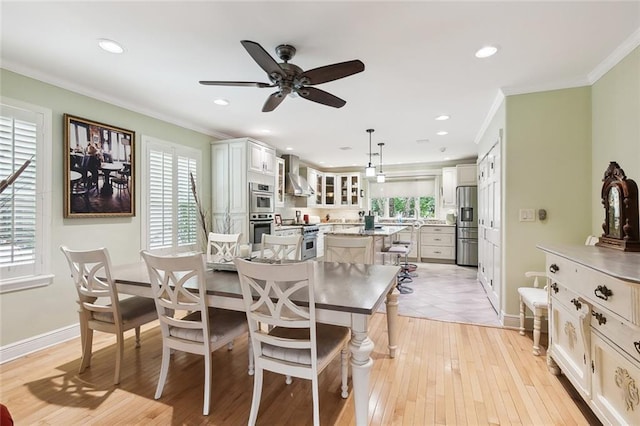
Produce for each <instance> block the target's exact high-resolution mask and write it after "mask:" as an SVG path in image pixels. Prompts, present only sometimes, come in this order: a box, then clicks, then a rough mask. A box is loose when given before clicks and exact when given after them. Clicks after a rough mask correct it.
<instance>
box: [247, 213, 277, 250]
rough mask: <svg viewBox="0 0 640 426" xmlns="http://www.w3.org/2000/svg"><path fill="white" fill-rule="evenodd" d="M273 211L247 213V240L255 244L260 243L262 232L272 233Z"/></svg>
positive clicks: (254, 245)
mask: <svg viewBox="0 0 640 426" xmlns="http://www.w3.org/2000/svg"><path fill="white" fill-rule="evenodd" d="M273 226H274V224H273V213H251V214H250V215H249V242H250V243H251V244H253V247H254V250H256V245H258V247H259V245H260V244H262V235H263V234H273Z"/></svg>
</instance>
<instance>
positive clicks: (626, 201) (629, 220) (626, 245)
mask: <svg viewBox="0 0 640 426" xmlns="http://www.w3.org/2000/svg"><path fill="white" fill-rule="evenodd" d="M602 181H603V184H602V192H601V197H602V205H603V207H604V223H603V224H602V230H603V231H604V232H603V234H602V236H601V237H600V239H599V241H598V242H597V243H596V245H597V246H600V247H609V248H613V249H616V250H622V251H640V239H639V235H638V185H636V183H635V182H634V181H633V180H632V179H627V176H626V175H625V174H624V170H622V169H621V168H620V166H619V165H618V163H616V162H615V161H612V162H611V163H609V167H607V170H606V171H605V173H604V178H603V179H602Z"/></svg>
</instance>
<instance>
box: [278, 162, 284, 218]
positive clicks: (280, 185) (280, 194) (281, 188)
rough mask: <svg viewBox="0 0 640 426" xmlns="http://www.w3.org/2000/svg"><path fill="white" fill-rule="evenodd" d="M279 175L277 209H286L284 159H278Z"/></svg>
mask: <svg viewBox="0 0 640 426" xmlns="http://www.w3.org/2000/svg"><path fill="white" fill-rule="evenodd" d="M276 164H277V173H278V174H277V175H276V207H284V197H285V174H284V160H283V159H282V158H276Z"/></svg>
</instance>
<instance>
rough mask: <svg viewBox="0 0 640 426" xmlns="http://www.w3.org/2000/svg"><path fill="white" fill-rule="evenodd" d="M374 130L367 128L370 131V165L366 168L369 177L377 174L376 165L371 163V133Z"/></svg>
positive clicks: (365, 171) (366, 174)
mask: <svg viewBox="0 0 640 426" xmlns="http://www.w3.org/2000/svg"><path fill="white" fill-rule="evenodd" d="M373 132H374V130H373V129H367V133H369V165H368V166H367V167H365V169H364V173H365V176H367V177H373V176H375V175H376V167H375V166H374V165H373V164H371V133H373Z"/></svg>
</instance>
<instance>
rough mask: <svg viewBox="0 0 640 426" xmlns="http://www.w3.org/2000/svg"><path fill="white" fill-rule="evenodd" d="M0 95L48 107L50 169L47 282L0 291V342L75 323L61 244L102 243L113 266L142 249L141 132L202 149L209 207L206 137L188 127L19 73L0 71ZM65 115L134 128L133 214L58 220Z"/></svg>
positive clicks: (135, 257)
mask: <svg viewBox="0 0 640 426" xmlns="http://www.w3.org/2000/svg"><path fill="white" fill-rule="evenodd" d="M0 94H1V95H2V96H3V97H8V98H12V99H16V100H19V101H23V102H27V103H30V104H35V105H38V106H41V107H44V108H48V109H50V110H52V115H53V117H52V119H53V137H52V141H53V145H54V146H53V147H52V152H53V167H52V174H51V177H50V178H51V182H52V197H51V198H52V205H51V206H50V209H51V211H50V215H51V247H50V251H51V265H52V272H53V274H55V279H54V282H53V284H52V285H50V286H48V287H43V288H36V289H30V290H24V291H17V292H13V293H6V294H2V295H0V308H1V312H0V320H1V321H2V324H1V325H0V327H1V328H0V346H4V345H7V344H9V343H13V342H16V341H20V340H23V339H26V338H30V337H33V336H36V335H39V334H43V333H47V332H50V331H54V330H57V329H59V328H62V327H65V326H69V325H72V324H75V323H77V322H78V316H77V313H76V311H77V306H76V299H77V294H76V291H75V288H74V286H73V283H72V281H71V279H70V277H69V270H68V266H67V264H66V261H65V260H64V256H63V255H62V253H61V252H60V250H59V249H58V247H59V246H60V245H67V246H69V247H73V248H79V249H83V248H94V247H107V248H108V249H109V250H110V254H111V259H112V262H113V263H114V264H117V263H127V262H131V261H137V260H139V259H140V256H139V251H140V249H141V242H140V239H141V232H140V224H141V220H140V213H139V212H140V206H141V204H140V203H141V202H143V199H141V197H140V195H141V194H140V182H141V180H142V176H140V170H142V167H141V166H140V164H141V163H140V162H141V155H140V154H141V152H142V151H141V146H140V140H141V136H142V135H149V136H153V137H156V138H158V139H162V140H166V141H172V142H178V143H181V144H184V145H187V146H190V147H192V148H197V149H200V150H201V151H202V166H203V171H204V173H203V174H202V183H201V187H200V188H199V192H200V193H201V197H202V202H203V205H205V206H209V205H211V202H210V200H211V197H210V192H211V177H210V168H211V156H210V149H209V143H210V141H211V140H213V139H214V138H212V137H211V136H208V135H205V134H202V133H198V132H195V131H192V130H188V129H185V128H182V127H179V126H176V125H173V124H170V123H167V122H164V121H161V120H157V119H154V118H151V117H148V116H145V115H142V114H138V113H135V112H132V111H130V110H127V109H124V108H120V107H117V106H114V105H111V104H108V103H106V102H102V101H99V100H96V99H93V98H90V97H87V96H83V95H79V94H77V93H74V92H71V91H68V90H64V89H61V88H59V87H56V86H53V85H50V84H45V83H43V82H41V81H38V80H34V79H31V78H27V77H24V76H22V75H19V74H16V73H13V72H10V71H7V70H4V69H2V70H0ZM64 113H68V114H72V115H76V116H79V117H83V118H87V119H91V120H95V121H98V122H102V123H107V124H112V125H114V126H117V127H122V128H125V129H129V130H133V131H135V132H136V147H135V167H136V170H137V171H138V172H137V176H136V178H137V179H136V195H135V198H136V200H135V202H136V216H135V217H127V218H90V219H63V217H62V210H63V198H62V197H63V192H62V191H63V189H62V188H63V184H62V183H63V170H62V165H63V118H62V115H63V114H64Z"/></svg>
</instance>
